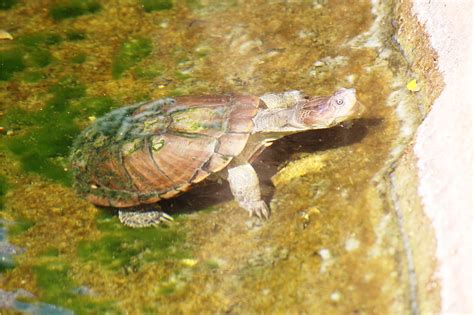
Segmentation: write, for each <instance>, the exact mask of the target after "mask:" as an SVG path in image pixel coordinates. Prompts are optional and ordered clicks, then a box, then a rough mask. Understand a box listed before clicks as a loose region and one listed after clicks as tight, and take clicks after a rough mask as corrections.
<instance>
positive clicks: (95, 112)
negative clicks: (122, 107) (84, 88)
mask: <svg viewBox="0 0 474 315" xmlns="http://www.w3.org/2000/svg"><path fill="white" fill-rule="evenodd" d="M74 107H75V109H76V110H77V111H78V112H79V113H80V114H81V117H90V116H95V117H100V116H102V115H104V114H106V113H108V112H110V111H111V110H112V109H115V108H117V107H119V104H118V103H117V102H116V101H115V100H114V99H112V98H111V97H109V96H99V97H88V98H85V99H84V100H82V101H81V102H79V103H78V104H77V105H76V106H74Z"/></svg>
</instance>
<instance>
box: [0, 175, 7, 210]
mask: <svg viewBox="0 0 474 315" xmlns="http://www.w3.org/2000/svg"><path fill="white" fill-rule="evenodd" d="M8 188H9V185H8V180H7V178H6V176H4V175H0V210H3V207H4V205H5V204H4V202H5V199H4V198H5V195H6V194H7V191H8Z"/></svg>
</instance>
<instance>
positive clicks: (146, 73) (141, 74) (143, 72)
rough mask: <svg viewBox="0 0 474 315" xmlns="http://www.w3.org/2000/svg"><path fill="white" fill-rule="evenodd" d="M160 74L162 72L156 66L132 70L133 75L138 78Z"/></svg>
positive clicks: (151, 77)
mask: <svg viewBox="0 0 474 315" xmlns="http://www.w3.org/2000/svg"><path fill="white" fill-rule="evenodd" d="M162 74H163V71H162V70H161V69H157V68H151V69H143V68H137V69H135V71H134V75H135V76H136V77H137V78H139V79H154V78H156V77H158V76H160V75H162Z"/></svg>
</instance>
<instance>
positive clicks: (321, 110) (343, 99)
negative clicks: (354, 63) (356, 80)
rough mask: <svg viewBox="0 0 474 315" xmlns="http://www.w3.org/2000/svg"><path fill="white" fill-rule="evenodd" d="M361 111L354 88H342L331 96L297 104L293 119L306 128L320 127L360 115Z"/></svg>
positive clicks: (333, 124) (361, 107)
mask: <svg viewBox="0 0 474 315" xmlns="http://www.w3.org/2000/svg"><path fill="white" fill-rule="evenodd" d="M363 111H364V106H363V105H362V104H361V103H360V102H358V101H357V98H356V90H355V89H344V88H342V89H340V90H338V91H336V92H335V93H334V94H333V95H331V96H328V97H315V98H310V99H309V100H307V101H306V102H304V103H300V104H298V105H297V108H296V111H295V116H294V118H293V119H294V120H296V122H297V123H298V124H300V125H303V126H305V127H306V128H308V129H322V128H329V127H332V126H335V125H337V124H339V123H340V122H343V121H345V120H348V119H351V118H357V117H360V115H361V114H362V112H363Z"/></svg>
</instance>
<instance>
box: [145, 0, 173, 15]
mask: <svg viewBox="0 0 474 315" xmlns="http://www.w3.org/2000/svg"><path fill="white" fill-rule="evenodd" d="M140 3H141V6H142V8H143V10H145V12H152V11H163V10H169V9H172V8H173V1H172V0H140Z"/></svg>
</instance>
